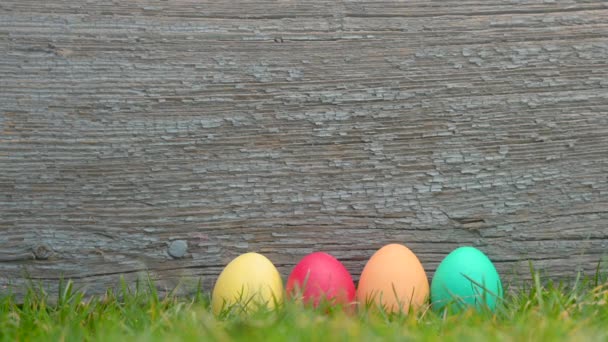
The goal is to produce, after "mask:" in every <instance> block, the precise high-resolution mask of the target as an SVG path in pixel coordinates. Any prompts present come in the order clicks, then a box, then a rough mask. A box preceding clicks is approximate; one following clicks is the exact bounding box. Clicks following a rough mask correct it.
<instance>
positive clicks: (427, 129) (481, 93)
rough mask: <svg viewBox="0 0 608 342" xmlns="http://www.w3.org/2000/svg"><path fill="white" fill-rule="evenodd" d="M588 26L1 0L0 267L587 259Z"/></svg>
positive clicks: (593, 93) (408, 7)
mask: <svg viewBox="0 0 608 342" xmlns="http://www.w3.org/2000/svg"><path fill="white" fill-rule="evenodd" d="M607 38H608V6H607V5H606V3H605V2H603V1H554V2H540V1H497V0H492V1H484V2H479V1H438V2H434V1H407V2H396V1H384V2H380V1H358V2H345V1H333V0H332V1H246V2H239V4H238V6H237V5H236V4H235V2H233V1H224V2H221V1H220V2H218V1H198V0H197V1H194V0H192V1H171V2H167V1H115V2H107V1H106V2H104V1H88V2H82V1H75V0H48V1H23V0H3V1H2V2H0V231H1V232H2V234H0V288H4V289H6V288H7V286H8V285H9V284H14V285H18V286H17V287H16V289H17V290H19V289H21V287H20V285H22V284H23V283H24V281H25V277H30V278H33V279H35V280H40V281H42V282H43V283H45V284H46V285H47V286H48V287H49V289H50V290H53V289H54V288H55V286H56V285H57V279H59V278H60V277H69V278H73V279H75V280H76V281H77V283H78V284H80V285H83V286H86V287H87V288H88V290H89V291H90V292H91V293H97V292H100V291H102V290H103V289H105V288H106V287H108V286H112V285H115V284H116V283H117V279H118V277H119V275H124V276H125V277H126V278H127V279H128V280H133V279H136V278H137V277H140V276H142V275H145V274H146V273H147V272H149V274H150V275H151V276H152V278H153V279H156V280H157V281H158V284H159V286H160V287H173V286H174V285H175V284H176V283H177V282H178V281H180V280H181V281H183V282H184V284H185V286H184V287H183V289H184V291H186V292H187V291H190V290H191V289H192V288H193V286H194V285H195V284H196V282H197V280H198V278H199V277H202V279H203V283H204V285H205V286H206V287H207V288H208V287H209V286H210V285H211V284H212V282H213V281H214V279H215V275H216V274H217V273H218V272H219V271H220V270H221V268H222V267H223V265H225V264H226V263H227V262H228V261H229V260H230V259H231V258H232V257H234V256H236V255H237V254H239V253H242V252H245V251H250V250H255V251H260V252H262V253H265V254H266V255H267V256H269V257H270V258H271V260H273V261H274V262H275V263H276V264H277V265H278V266H279V268H280V270H281V271H282V273H283V274H286V273H287V272H288V271H289V269H290V268H291V267H292V265H293V264H294V263H295V262H296V261H297V260H298V259H299V258H300V257H301V256H303V255H304V254H305V253H308V252H311V251H314V250H325V251H328V252H331V253H333V254H335V255H336V256H338V257H339V258H340V259H341V260H343V261H344V263H345V264H346V266H347V267H348V268H349V269H350V271H351V272H353V273H354V274H355V275H356V276H358V273H359V272H360V271H361V269H362V266H363V264H364V262H365V261H366V260H367V258H369V256H370V255H371V254H372V253H373V251H374V250H376V249H377V248H379V247H380V246H382V245H383V244H385V243H389V242H402V243H405V244H407V245H408V246H409V247H410V248H412V249H413V250H414V251H415V252H416V253H417V254H418V255H419V256H420V258H421V259H422V261H423V263H424V265H425V267H426V268H427V270H428V271H429V274H432V271H433V270H434V268H435V267H436V265H437V263H438V261H439V260H440V259H441V258H442V257H443V256H444V255H445V254H447V253H448V252H449V251H450V250H451V249H452V248H455V247H456V246H458V245H462V244H472V245H475V246H478V247H480V248H482V249H483V250H484V251H486V252H487V253H488V254H489V255H490V257H491V258H492V259H493V260H495V261H496V263H497V266H498V268H499V270H500V271H501V272H502V273H503V274H504V275H505V277H506V278H507V279H509V280H511V281H517V280H519V279H526V278H527V277H528V275H527V272H528V260H532V261H533V262H534V264H535V265H536V267H537V268H539V269H541V270H543V271H545V272H546V273H547V274H548V275H550V276H553V277H560V278H565V277H572V276H574V275H575V272H576V271H578V270H582V271H586V272H593V271H594V270H595V267H596V266H597V262H598V261H600V260H601V259H602V258H603V257H604V256H605V255H606V251H607V250H608V249H607V247H608V177H607V175H608V172H607V171H608V134H607V133H608V91H607V87H608V68H607V66H608V62H607V58H606V56H608V39H607ZM175 241H180V242H175ZM181 241H184V242H186V243H187V250H186V251H183V250H182V247H183V245H182V242H181ZM172 243H173V245H172ZM182 254H183V255H182Z"/></svg>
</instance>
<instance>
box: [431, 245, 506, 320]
mask: <svg viewBox="0 0 608 342" xmlns="http://www.w3.org/2000/svg"><path fill="white" fill-rule="evenodd" d="M502 298H503V291H502V284H501V282H500V277H499V275H498V272H497V271H496V268H495V267H494V264H492V261H490V259H488V257H487V256H486V255H485V254H483V252H482V251H480V250H478V249H477V248H474V247H460V248H457V249H455V250H454V251H452V252H451V253H450V254H448V255H447V256H446V257H445V258H444V259H443V261H441V263H440V264H439V266H438V267H437V271H435V275H434V276H433V281H432V282H431V301H432V305H433V309H434V310H442V309H443V308H444V307H446V305H448V304H449V305H450V309H451V310H452V311H459V310H461V309H463V308H465V307H470V306H472V307H476V308H478V309H479V308H482V307H484V306H485V307H487V308H489V309H491V310H494V309H495V308H496V303H497V302H498V301H500V300H501V299H502Z"/></svg>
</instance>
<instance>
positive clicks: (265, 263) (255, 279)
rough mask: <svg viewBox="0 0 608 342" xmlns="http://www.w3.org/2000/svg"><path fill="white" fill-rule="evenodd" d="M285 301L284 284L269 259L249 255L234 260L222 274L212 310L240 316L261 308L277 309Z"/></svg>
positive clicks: (217, 283) (217, 282) (259, 255)
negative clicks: (231, 312)
mask: <svg viewBox="0 0 608 342" xmlns="http://www.w3.org/2000/svg"><path fill="white" fill-rule="evenodd" d="M282 301H283V281H282V280H281V275H280V274H279V271H278V270H277V269H276V267H274V265H273V264H272V262H270V260H268V258H266V257H265V256H263V255H261V254H258V253H245V254H242V255H240V256H238V257H236V258H235V259H233V260H232V261H231V262H230V263H229V264H228V265H227V266H226V268H224V270H223V271H222V273H220V275H219V277H218V278H217V281H216V282H215V287H214V288H213V293H212V295H211V308H212V310H213V312H214V313H215V314H216V315H218V314H220V313H221V312H222V311H223V310H227V309H233V310H236V311H237V312H247V311H251V310H255V309H257V308H259V307H260V306H265V307H267V308H270V309H272V308H274V307H275V305H276V304H280V303H282Z"/></svg>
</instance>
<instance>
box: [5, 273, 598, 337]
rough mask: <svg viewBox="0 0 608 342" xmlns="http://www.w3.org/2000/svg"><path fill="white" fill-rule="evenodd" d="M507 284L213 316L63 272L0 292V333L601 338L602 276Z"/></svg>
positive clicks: (193, 305)
mask: <svg viewBox="0 0 608 342" xmlns="http://www.w3.org/2000/svg"><path fill="white" fill-rule="evenodd" d="M534 279H535V281H533V282H532V283H531V284H530V285H529V286H527V287H525V288H521V289H519V290H516V291H507V293H508V295H507V297H506V298H505V301H504V302H503V303H502V304H501V305H500V306H499V308H498V309H497V310H496V312H495V313H488V312H477V311H473V310H469V311H464V312H460V313H458V314H446V313H435V312H433V311H432V310H421V311H420V312H418V313H417V314H410V315H403V314H402V315H388V314H386V313H383V312H377V311H371V310H360V311H359V312H358V313H356V314H346V313H344V312H343V311H341V310H339V309H333V310H332V309H331V308H329V309H328V308H321V309H316V310H314V309H311V308H304V307H301V306H299V305H297V304H295V303H291V302H287V303H285V304H284V305H283V306H282V307H281V308H280V309H277V310H273V311H268V310H259V311H258V312H256V313H253V314H250V315H248V316H243V315H230V314H229V315H227V316H226V317H223V318H216V317H215V316H214V315H213V314H211V312H210V308H209V298H208V296H206V295H205V294H203V293H201V292H199V293H197V294H196V295H195V296H193V297H192V298H183V297H182V298H178V297H176V296H173V295H168V296H165V297H164V298H159V296H158V294H157V292H156V290H155V287H154V285H153V284H151V283H149V284H144V285H143V286H138V287H137V288H136V289H134V290H131V289H129V288H128V287H127V286H126V285H125V284H124V283H123V284H122V286H121V287H119V288H118V290H108V291H107V293H106V294H105V295H104V296H97V297H85V295H84V294H83V293H82V292H80V291H77V290H75V289H74V288H73V286H72V283H71V282H66V283H64V284H63V285H62V286H61V289H60V291H59V295H58V296H54V297H49V296H48V295H46V294H45V292H44V291H43V290H42V289H40V288H36V287H31V289H30V290H29V291H28V293H27V294H26V295H25V297H24V298H23V299H22V300H21V301H20V303H17V302H16V300H15V298H14V297H12V296H4V297H3V298H0V341H48V340H51V341H83V340H85V341H86V340H100V341H183V340H186V341H206V340H220V341H230V340H244V341H249V340H251V341H256V340H260V341H285V340H288V341H336V340H337V341H351V340H362V341H374V340H377V341H385V340H388V341H393V340H409V339H411V340H414V339H416V340H437V341H464V340H466V341H470V340H479V341H493V340H496V341H552V340H571V341H585V340H586V341H601V340H608V304H607V301H608V284H603V283H604V281H603V280H601V279H599V278H598V277H596V278H592V279H586V280H584V281H582V280H581V281H577V282H576V283H575V284H574V285H572V284H571V285H568V286H566V285H563V284H554V283H551V282H549V283H547V284H546V285H544V286H543V285H541V282H540V280H539V278H538V276H535V277H534Z"/></svg>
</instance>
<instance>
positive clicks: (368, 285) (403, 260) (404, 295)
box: [357, 244, 429, 313]
mask: <svg viewBox="0 0 608 342" xmlns="http://www.w3.org/2000/svg"><path fill="white" fill-rule="evenodd" d="M428 298H429V281H428V279H427V277H426V273H425V271H424V268H423V267H422V264H421V263H420V260H418V257H416V255H415V254H414V253H413V252H412V251H411V250H409V248H407V247H405V246H403V245H399V244H390V245H386V246H384V247H382V248H380V249H379V250H378V251H377V252H376V253H374V255H372V257H371V258H370V259H369V261H368V262H367V264H366V265H365V268H363V272H362V273H361V278H360V279H359V286H358V288H357V300H358V302H359V305H362V306H366V305H371V306H376V307H381V308H383V309H384V310H386V311H387V312H399V311H402V312H405V313H407V312H408V311H409V310H410V309H412V310H414V311H415V310H417V309H418V308H420V307H421V306H422V305H424V304H425V303H426V302H427V300H428Z"/></svg>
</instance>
